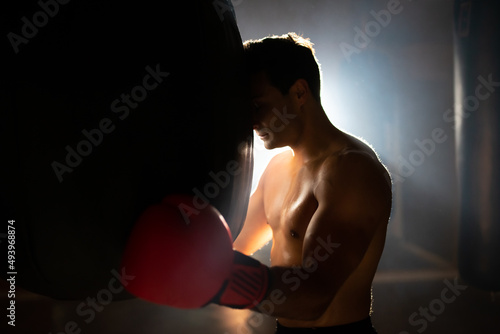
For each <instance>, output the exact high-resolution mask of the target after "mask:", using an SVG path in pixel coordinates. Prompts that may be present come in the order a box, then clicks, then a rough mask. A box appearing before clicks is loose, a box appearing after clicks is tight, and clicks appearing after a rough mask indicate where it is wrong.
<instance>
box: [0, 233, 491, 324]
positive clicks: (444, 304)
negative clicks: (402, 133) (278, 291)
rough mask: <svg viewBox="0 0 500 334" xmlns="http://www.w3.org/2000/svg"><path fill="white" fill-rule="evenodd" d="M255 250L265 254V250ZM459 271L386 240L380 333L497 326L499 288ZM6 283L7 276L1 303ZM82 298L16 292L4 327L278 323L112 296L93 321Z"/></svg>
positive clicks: (378, 297) (379, 287)
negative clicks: (81, 307)
mask: <svg viewBox="0 0 500 334" xmlns="http://www.w3.org/2000/svg"><path fill="white" fill-rule="evenodd" d="M257 257H259V258H261V259H262V260H265V259H266V257H268V255H267V254H266V249H264V250H263V251H261V252H260V253H259V254H257ZM456 277H457V273H456V271H455V270H454V269H453V268H452V267H451V266H450V265H448V264H447V263H446V261H443V260H441V259H440V258H439V257H437V256H435V255H433V254H430V253H428V252H425V251H424V250H422V249H419V248H418V247H416V246H413V245H411V244H408V243H404V242H401V241H398V240H396V239H390V240H388V242H387V246H386V250H385V252H384V256H383V258H382V260H381V263H380V267H379V273H378V274H377V276H376V278H375V282H374V287H373V294H374V306H373V309H374V313H373V323H374V325H375V326H376V328H377V329H378V331H379V333H381V334H406V333H412V334H413V333H424V332H425V333H426V334H434V333H436V334H437V333H439V334H441V333H464V334H465V333H472V334H476V333H482V334H498V333H500V295H496V296H495V295H492V294H490V293H489V292H486V291H481V290H478V289H476V288H473V287H466V286H465V285H463V282H461V281H460V280H458V281H457V282H455V278H456ZM448 285H452V286H453V285H455V287H456V290H455V291H456V292H455V293H453V292H452V290H450V289H448V290H446V291H444V292H443V290H444V289H445V288H447V287H448ZM5 287H6V285H5V282H2V291H3V292H1V296H2V302H1V304H2V307H1V308H2V309H3V310H5V308H6V307H7V304H6V302H7V299H6V293H5V291H6V289H5ZM494 297H496V300H494ZM81 302H82V301H76V302H61V301H53V300H50V299H48V298H45V297H41V296H37V295H34V294H30V293H28V292H22V293H18V294H17V295H16V303H17V314H16V327H15V328H14V327H11V326H8V325H7V319H6V318H5V317H2V318H3V320H2V323H1V326H0V333H26V334H28V333H44V334H49V333H51V334H60V333H67V334H69V333H75V334H77V333H90V334H115V333H116V334H160V333H161V334H164V333H183V334H190V333H203V334H249V333H254V334H271V333H273V327H274V320H273V319H271V318H269V317H264V316H261V315H260V314H257V313H251V312H249V311H239V310H231V309H228V308H224V307H219V306H209V307H207V308H205V309H201V310H195V311H184V310H175V309H171V308H167V307H162V306H157V305H154V304H150V303H147V302H144V301H140V300H128V301H119V302H113V303H111V304H109V305H107V306H105V307H104V309H103V310H102V311H100V312H96V313H95V317H94V319H92V320H91V319H90V314H85V315H84V316H82V315H81V314H82V312H80V313H78V312H77V306H78V304H80V303H81ZM426 309H427V310H428V311H427V312H428V313H425V312H426ZM4 312H6V311H4ZM433 312H434V313H433ZM426 317H427V318H426ZM90 320H91V321H90ZM86 321H88V322H89V323H87V322H86Z"/></svg>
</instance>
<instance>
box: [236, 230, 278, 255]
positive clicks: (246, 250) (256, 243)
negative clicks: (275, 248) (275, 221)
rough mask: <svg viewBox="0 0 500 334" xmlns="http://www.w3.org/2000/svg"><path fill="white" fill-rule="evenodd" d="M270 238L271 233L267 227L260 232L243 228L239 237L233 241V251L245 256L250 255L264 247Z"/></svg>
mask: <svg viewBox="0 0 500 334" xmlns="http://www.w3.org/2000/svg"><path fill="white" fill-rule="evenodd" d="M271 238H272V231H271V229H270V228H269V227H268V226H267V227H263V228H261V229H260V230H258V231H256V230H252V229H251V228H250V227H248V228H246V227H243V230H242V231H241V233H240V235H238V237H237V238H236V240H235V241H234V245H233V247H234V249H235V250H237V251H239V252H241V253H243V254H246V255H252V254H253V253H255V252H256V251H258V250H259V249H261V248H262V247H264V246H265V245H266V244H267V243H268V242H269V241H270V240H271Z"/></svg>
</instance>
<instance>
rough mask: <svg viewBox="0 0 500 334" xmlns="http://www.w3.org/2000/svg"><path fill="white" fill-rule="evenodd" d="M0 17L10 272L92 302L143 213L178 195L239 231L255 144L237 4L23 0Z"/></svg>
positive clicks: (2, 205)
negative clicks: (12, 254)
mask: <svg viewBox="0 0 500 334" xmlns="http://www.w3.org/2000/svg"><path fill="white" fill-rule="evenodd" d="M1 12H2V14H1V15H2V19H1V29H2V30H1V33H2V42H1V43H2V44H1V47H2V50H1V53H2V60H1V62H2V63H1V68H0V70H1V73H0V77H1V81H0V84H1V86H0V112H1V114H0V126H1V129H0V130H1V143H0V144H1V147H0V148H1V152H0V156H1V165H2V172H1V174H0V210H1V219H2V220H1V221H0V224H1V229H0V236H2V239H0V241H1V243H0V245H1V254H7V242H6V241H7V238H5V236H6V234H7V228H8V226H7V225H8V220H15V222H14V223H13V226H14V227H15V231H16V240H15V252H16V253H15V256H16V257H15V263H14V267H13V268H6V267H5V266H6V265H7V261H6V258H4V259H5V261H2V268H1V269H0V270H1V274H2V275H3V276H4V277H5V276H9V275H7V274H6V273H7V272H11V271H15V272H17V276H16V285H17V286H18V287H21V288H25V289H27V290H29V291H32V292H35V293H39V294H42V295H46V296H49V297H53V298H57V299H81V298H86V297H88V296H95V295H96V293H97V292H98V291H99V290H101V289H104V288H107V287H108V284H109V282H111V281H112V280H113V282H115V281H116V276H117V275H119V274H120V273H121V269H120V267H119V266H120V262H121V255H122V251H123V249H124V247H125V244H126V241H127V239H128V236H129V233H130V231H131V228H132V227H133V225H134V223H135V222H136V220H137V218H138V217H139V216H140V214H141V213H142V212H143V211H144V210H145V209H146V208H147V207H149V206H150V205H152V204H157V203H159V202H160V201H161V199H162V198H163V197H165V196H167V195H169V194H173V193H182V194H188V195H193V196H195V197H194V199H195V200H194V201H193V209H196V207H202V206H204V205H206V204H207V203H210V204H212V205H213V206H215V207H216V208H217V209H218V210H219V211H220V212H221V213H222V214H223V215H224V217H225V218H226V221H227V222H228V224H229V226H230V229H231V232H232V234H233V237H236V235H237V234H238V233H239V231H240V229H241V226H242V223H243V221H244V218H245V215H246V208H247V203H248V200H249V196H250V187H251V177H252V173H251V172H252V163H253V161H252V154H253V153H252V143H253V139H252V123H251V116H250V113H249V110H248V102H247V101H248V100H247V98H248V96H247V89H246V83H245V80H244V76H243V75H242V74H243V72H244V71H243V70H244V69H243V64H242V52H243V47H242V41H241V37H240V34H239V31H238V28H237V25H236V17H235V13H234V10H233V8H232V5H231V2H230V1H229V0H217V1H203V0H193V1H170V2H164V1H163V2H162V1H148V0H144V1H128V2H127V1H118V0H113V1H101V0H78V1H67V0H64V1H63V0H57V1H56V0H53V1H27V0H26V1H21V0H19V1H11V2H9V3H6V4H5V6H3V8H2V11H1ZM114 284H115V285H116V283H114ZM126 297H128V296H127V295H122V296H115V297H114V299H118V298H126Z"/></svg>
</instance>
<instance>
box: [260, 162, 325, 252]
mask: <svg viewBox="0 0 500 334" xmlns="http://www.w3.org/2000/svg"><path fill="white" fill-rule="evenodd" d="M266 181H267V182H266V188H265V191H264V208H265V214H266V218H267V222H268V223H269V225H270V226H271V228H272V230H273V238H274V241H275V242H287V241H290V242H293V241H294V240H296V241H301V240H303V238H304V235H305V233H306V230H307V226H308V225H309V222H310V220H311V217H312V216H313V214H314V212H315V211H316V208H317V206H318V203H317V201H316V199H315V198H314V194H313V190H314V181H315V180H314V176H313V175H312V174H311V173H310V172H309V171H307V170H306V169H301V170H299V171H291V170H287V169H284V170H281V171H279V172H277V173H274V174H273V175H270V177H269V179H268V180H266Z"/></svg>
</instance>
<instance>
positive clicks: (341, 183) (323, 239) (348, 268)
mask: <svg viewBox="0 0 500 334" xmlns="http://www.w3.org/2000/svg"><path fill="white" fill-rule="evenodd" d="M336 159H337V158H335V159H332V160H331V161H327V162H326V163H325V164H324V168H323V170H322V171H321V173H320V175H319V176H318V182H317V185H316V187H315V189H314V195H315V197H316V200H317V201H318V208H317V210H316V212H315V213H314V215H313V217H312V218H311V221H310V222H309V225H308V228H307V231H306V234H305V237H304V246H303V265H304V266H308V265H310V263H313V262H312V261H311V259H312V260H316V263H318V262H321V263H320V264H319V265H318V269H317V271H318V275H315V276H316V278H317V279H318V280H320V281H321V282H317V283H319V284H318V285H322V284H326V285H328V286H330V288H331V289H329V291H331V293H335V292H336V291H337V290H338V288H340V286H341V285H342V284H343V283H344V281H345V280H346V279H347V277H348V276H349V275H350V274H351V273H352V272H353V271H354V270H355V269H356V268H357V266H358V265H359V264H360V262H361V260H362V259H363V257H364V255H365V253H366V251H367V249H368V246H369V244H370V242H371V240H372V239H373V237H374V235H375V232H376V230H377V229H378V227H379V226H380V224H384V223H387V220H388V218H389V213H390V207H391V194H390V187H388V185H387V183H386V179H385V175H384V173H383V172H382V171H381V168H379V167H381V166H380V165H379V163H378V162H377V161H374V160H373V159H372V158H370V157H367V156H365V155H363V154H358V153H349V154H347V155H345V156H343V157H341V158H338V159H339V160H336ZM325 244H327V245H328V244H329V245H333V244H336V245H337V246H338V247H335V251H334V252H332V253H331V254H329V256H328V257H327V258H326V259H325V257H326V256H325V255H324V254H326V253H325V252H324V251H323V253H320V251H319V249H318V247H324V245H325ZM318 254H323V256H322V257H321V258H318V257H319V255H318ZM329 297H331V296H329Z"/></svg>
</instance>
